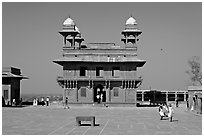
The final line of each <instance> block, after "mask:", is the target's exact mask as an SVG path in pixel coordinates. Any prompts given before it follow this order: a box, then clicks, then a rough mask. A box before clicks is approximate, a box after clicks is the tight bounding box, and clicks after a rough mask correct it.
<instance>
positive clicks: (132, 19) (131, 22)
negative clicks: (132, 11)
mask: <svg viewBox="0 0 204 137" xmlns="http://www.w3.org/2000/svg"><path fill="white" fill-rule="evenodd" d="M125 24H126V25H137V22H136V20H135V19H134V18H133V17H132V16H131V17H130V18H129V19H127V21H126V23H125Z"/></svg>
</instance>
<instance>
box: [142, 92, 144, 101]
mask: <svg viewBox="0 0 204 137" xmlns="http://www.w3.org/2000/svg"><path fill="white" fill-rule="evenodd" d="M142 101H144V92H143V91H142Z"/></svg>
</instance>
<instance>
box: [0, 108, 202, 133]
mask: <svg viewBox="0 0 204 137" xmlns="http://www.w3.org/2000/svg"><path fill="white" fill-rule="evenodd" d="M174 110H175V115H174V118H173V122H169V121H168V120H160V117H159V114H158V108H157V107H143V108H142V107H141V108H140V107H139V108H136V107H108V108H106V107H92V106H80V107H79V106H71V108H70V109H63V107H62V106H56V105H52V106H49V107H42V106H38V107H32V106H31V107H22V108H2V134H3V135H13V134H17V135H19V134H26V135H201V134H202V117H201V116H197V115H194V114H192V113H189V112H186V111H185V108H184V107H179V108H174ZM89 115H93V116H95V117H96V124H97V125H96V126H95V127H91V126H90V125H89V123H88V122H84V123H83V122H82V123H83V125H82V126H80V127H78V126H76V116H89Z"/></svg>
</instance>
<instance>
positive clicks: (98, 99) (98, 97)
mask: <svg viewBox="0 0 204 137" xmlns="http://www.w3.org/2000/svg"><path fill="white" fill-rule="evenodd" d="M96 98H97V102H98V104H100V95H99V94H97V95H96Z"/></svg>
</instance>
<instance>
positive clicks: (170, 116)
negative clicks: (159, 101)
mask: <svg viewBox="0 0 204 137" xmlns="http://www.w3.org/2000/svg"><path fill="white" fill-rule="evenodd" d="M173 113H174V110H173V108H172V105H171V104H169V113H168V117H169V121H170V122H172V119H173Z"/></svg>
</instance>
